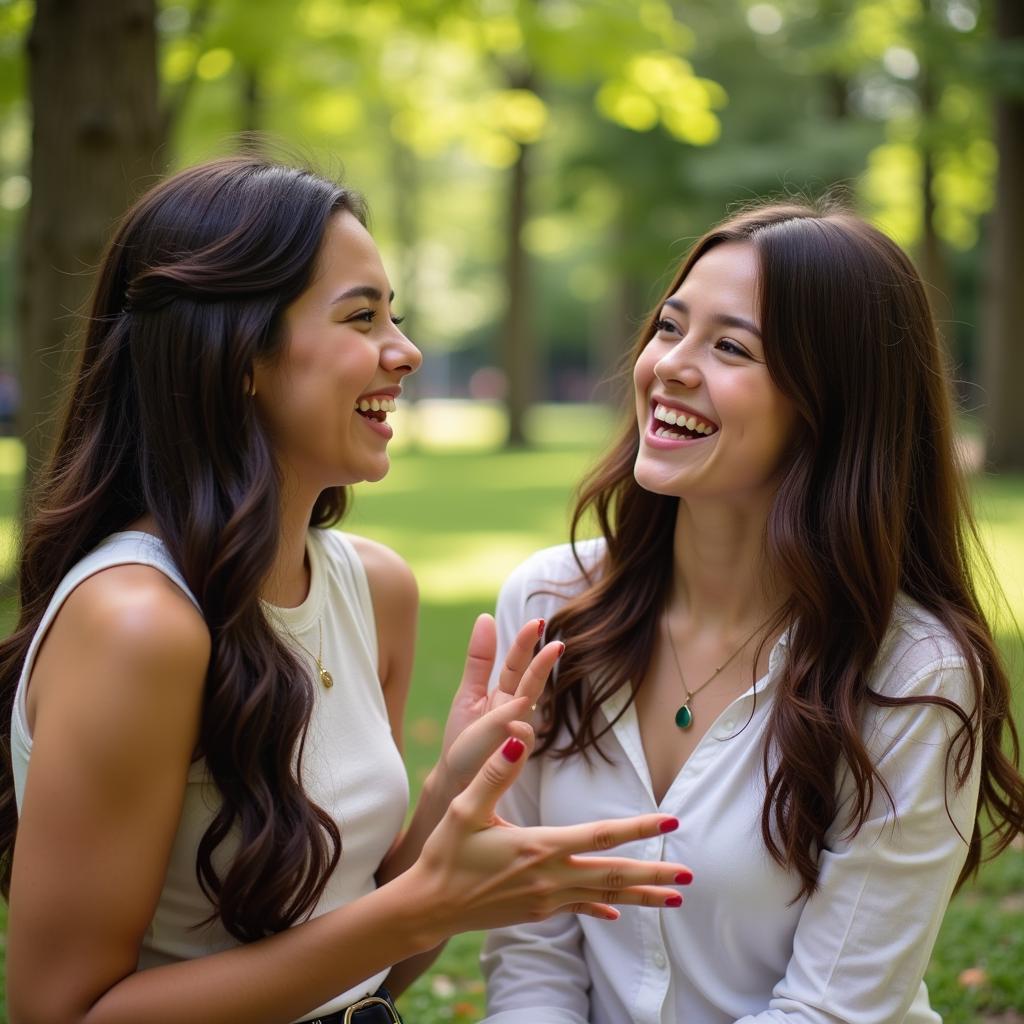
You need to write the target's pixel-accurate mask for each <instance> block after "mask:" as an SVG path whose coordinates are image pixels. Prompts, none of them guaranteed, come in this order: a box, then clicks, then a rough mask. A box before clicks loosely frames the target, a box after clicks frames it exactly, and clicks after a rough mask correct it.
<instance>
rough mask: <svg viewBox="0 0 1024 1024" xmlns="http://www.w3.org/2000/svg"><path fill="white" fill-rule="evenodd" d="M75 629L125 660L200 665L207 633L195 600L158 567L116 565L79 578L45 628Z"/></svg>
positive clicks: (206, 651) (203, 661) (207, 647)
mask: <svg viewBox="0 0 1024 1024" xmlns="http://www.w3.org/2000/svg"><path fill="white" fill-rule="evenodd" d="M58 630H61V631H64V632H67V633H71V634H77V636H78V637H79V638H80V640H81V642H82V643H83V644H84V646H85V647H87V648H93V647H96V646H102V647H104V648H106V649H108V650H110V652H111V653H112V654H116V655H117V656H118V657H120V658H122V659H127V660H128V661H129V662H131V663H138V662H153V663H159V664H166V663H167V662H171V663H173V664H174V665H175V666H177V667H179V668H181V667H185V666H194V667H202V668H203V669H205V666H206V663H207V661H208V660H209V656H210V633H209V630H208V629H207V626H206V623H205V622H204V621H203V617H202V615H201V614H200V613H199V610H198V609H197V608H196V606H195V605H194V604H193V603H192V602H191V601H190V600H189V599H188V597H186V595H185V594H184V593H182V591H181V589H180V588H179V587H178V586H177V585H176V584H175V583H174V582H173V581H172V580H171V579H169V578H168V577H167V576H166V575H165V574H164V573H162V572H160V570H159V569H155V568H153V567H152V566H149V565H140V564H129V565H116V566H111V567H110V568H108V569H103V570H102V571H100V572H98V573H95V574H94V575H92V576H90V577H89V578H88V579H86V580H84V581H83V582H82V583H80V584H79V585H78V586H77V587H76V588H75V589H74V591H72V593H71V595H70V596H69V597H68V599H67V601H66V602H65V604H64V607H63V608H62V609H61V611H60V613H59V614H58V616H57V618H56V620H55V622H54V625H53V627H52V629H51V632H52V633H54V634H56V632H57V631H58Z"/></svg>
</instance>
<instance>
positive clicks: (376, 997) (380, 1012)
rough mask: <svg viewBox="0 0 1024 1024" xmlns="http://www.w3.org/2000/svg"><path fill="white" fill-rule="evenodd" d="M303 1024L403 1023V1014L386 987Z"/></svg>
mask: <svg viewBox="0 0 1024 1024" xmlns="http://www.w3.org/2000/svg"><path fill="white" fill-rule="evenodd" d="M302 1024H403V1021H402V1015H401V1014H400V1013H399V1012H398V1008H397V1007H396V1006H395V1004H394V1003H393V1002H392V1000H391V994H390V993H389V992H388V990H387V989H386V988H379V989H377V991H376V992H374V994H373V995H372V996H366V997H364V998H363V999H359V1000H357V1001H356V1002H354V1003H353V1004H352V1005H351V1006H346V1007H345V1009H344V1010H335V1011H334V1013H329V1014H327V1016H326V1017H311V1018H310V1019H309V1020H308V1021H303V1022H302Z"/></svg>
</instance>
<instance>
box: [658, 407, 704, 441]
mask: <svg viewBox="0 0 1024 1024" xmlns="http://www.w3.org/2000/svg"><path fill="white" fill-rule="evenodd" d="M654 418H655V419H656V420H660V421H661V422H662V423H667V424H668V425H669V426H679V427H685V428H686V429H687V430H692V431H693V432H694V433H697V434H713V433H714V432H715V430H716V428H715V427H714V426H713V425H712V424H710V423H706V422H704V420H701V419H698V418H697V417H696V416H688V415H687V414H686V413H684V412H676V410H675V409H670V408H669V407H668V406H667V405H661V404H658V405H656V406H655V407H654ZM655 436H656V437H661V436H662V435H661V434H660V433H659V432H655ZM669 436H672V437H676V436H678V435H677V434H675V433H673V432H670V434H669Z"/></svg>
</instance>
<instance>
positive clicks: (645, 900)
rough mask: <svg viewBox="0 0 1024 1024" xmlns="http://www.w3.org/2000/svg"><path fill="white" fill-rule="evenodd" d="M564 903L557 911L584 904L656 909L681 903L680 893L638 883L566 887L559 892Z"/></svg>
mask: <svg viewBox="0 0 1024 1024" xmlns="http://www.w3.org/2000/svg"><path fill="white" fill-rule="evenodd" d="M560 895H561V899H564V901H565V902H564V903H563V904H562V905H561V906H560V907H559V911H558V912H560V911H562V910H567V909H568V908H569V907H572V906H574V905H579V904H581V903H583V904H586V903H590V904H600V905H603V906H612V905H615V906H618V907H652V908H654V909H658V910H665V909H674V908H676V907H681V906H682V905H683V895H682V893H678V892H676V891H675V890H674V889H665V888H661V887H659V886H650V885H638V886H633V887H631V888H629V889H606V890H601V889H566V890H565V891H564V892H563V893H561V894H560Z"/></svg>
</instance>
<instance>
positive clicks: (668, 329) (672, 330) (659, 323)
mask: <svg viewBox="0 0 1024 1024" xmlns="http://www.w3.org/2000/svg"><path fill="white" fill-rule="evenodd" d="M654 330H655V331H656V332H657V333H658V334H678V333H679V328H678V327H676V325H675V324H674V323H673V322H672V321H671V320H665V319H664V318H662V319H660V320H655V321H654Z"/></svg>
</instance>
